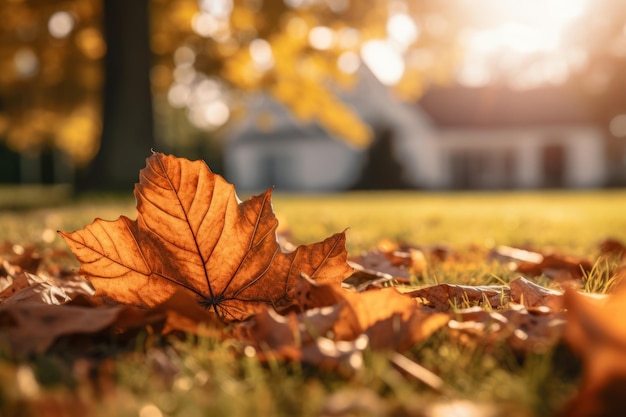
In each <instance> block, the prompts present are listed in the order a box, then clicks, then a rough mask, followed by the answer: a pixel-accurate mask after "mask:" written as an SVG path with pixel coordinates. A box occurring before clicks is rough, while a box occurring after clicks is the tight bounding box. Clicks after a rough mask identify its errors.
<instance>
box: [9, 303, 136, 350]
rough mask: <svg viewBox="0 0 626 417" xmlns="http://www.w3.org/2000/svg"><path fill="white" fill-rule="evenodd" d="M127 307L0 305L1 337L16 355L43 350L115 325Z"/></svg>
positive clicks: (34, 304) (33, 304) (40, 304)
mask: <svg viewBox="0 0 626 417" xmlns="http://www.w3.org/2000/svg"><path fill="white" fill-rule="evenodd" d="M124 311H128V307H125V306H111V307H108V308H91V307H82V306H73V305H49V304H42V303H38V302H30V301H24V302H20V303H15V304H8V305H7V304H0V329H2V331H1V332H0V340H3V343H8V345H9V347H10V348H11V351H12V352H14V353H15V354H18V355H19V354H24V355H26V354H29V353H42V352H44V351H46V350H47V349H48V348H49V347H50V346H51V345H52V343H53V342H54V341H55V340H56V339H57V338H59V337H61V336H66V335H72V334H94V333H97V332H99V331H101V330H104V329H106V328H107V327H109V326H112V325H114V323H115V322H116V320H117V319H118V317H119V316H120V315H121V314H122V313H123V312H124Z"/></svg>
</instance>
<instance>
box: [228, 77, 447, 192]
mask: <svg viewBox="0 0 626 417" xmlns="http://www.w3.org/2000/svg"><path fill="white" fill-rule="evenodd" d="M340 97H341V98H342V99H343V100H344V101H345V102H346V103H347V104H348V105H350V106H352V107H353V108H354V109H355V110H356V112H357V113H358V114H359V115H360V117H361V118H362V119H363V120H364V121H365V122H366V123H368V124H369V125H370V126H372V127H373V128H374V130H375V131H376V130H377V128H379V127H380V128H386V129H390V130H392V131H393V133H394V148H395V149H394V153H395V156H396V158H397V159H398V161H399V162H400V163H401V164H402V166H403V167H404V176H405V177H406V178H405V180H406V181H407V182H408V183H409V184H410V185H413V186H428V185H430V184H438V183H439V181H440V179H441V178H442V177H441V175H440V174H438V171H440V167H438V166H437V164H438V161H437V160H436V159H435V158H433V153H434V152H435V145H436V144H435V136H434V131H433V130H432V129H431V128H430V122H429V121H428V117H427V116H426V115H425V114H423V113H422V112H421V111H420V110H419V109H416V108H415V106H414V105H411V104H406V103H401V102H399V101H397V100H395V99H394V98H393V97H391V96H390V93H389V91H388V90H387V89H386V88H385V87H384V86H382V85H381V84H380V83H379V82H378V81H377V80H376V79H375V78H374V77H373V75H372V74H371V73H369V72H365V73H364V74H363V76H362V78H361V80H360V82H359V84H358V85H357V86H356V87H355V88H354V89H353V90H352V91H348V92H345V93H342V94H340ZM267 112H269V113H270V114H271V115H272V126H273V129H272V130H271V131H264V130H263V129H260V128H259V127H258V126H257V124H256V120H257V119H258V116H259V115H262V114H264V113H267ZM366 159H367V151H366V150H363V149H356V148H354V147H351V146H350V145H348V144H346V143H344V142H342V141H341V140H339V139H336V138H332V137H330V136H329V135H328V133H327V132H325V131H324V130H323V129H322V128H321V127H320V126H318V125H317V124H315V123H311V124H308V125H302V124H301V122H300V121H297V120H295V119H294V118H293V116H292V115H291V114H290V113H289V111H288V110H287V109H285V108H284V107H283V106H282V105H280V104H279V103H277V102H276V101H274V100H273V99H271V98H270V97H269V96H267V95H256V96H253V97H252V98H251V99H250V101H249V106H248V117H246V118H245V120H244V121H243V122H242V123H240V124H239V125H237V126H235V127H234V128H233V129H232V130H231V131H230V132H229V133H228V135H227V138H226V139H225V144H224V170H225V176H226V178H228V179H229V181H231V182H233V183H234V184H235V185H236V186H237V188H238V189H240V190H260V189H265V188H268V187H270V186H276V188H277V189H279V190H283V191H289V190H293V191H312V192H316V191H333V190H342V189H347V188H350V187H352V186H353V185H355V184H356V183H357V181H358V180H359V176H360V175H361V171H362V169H363V166H364V164H365V163H366Z"/></svg>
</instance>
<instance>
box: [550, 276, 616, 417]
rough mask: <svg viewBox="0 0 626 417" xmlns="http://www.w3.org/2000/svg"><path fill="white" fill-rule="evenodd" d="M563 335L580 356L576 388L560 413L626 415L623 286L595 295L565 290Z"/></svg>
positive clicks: (566, 414) (581, 415)
mask: <svg viewBox="0 0 626 417" xmlns="http://www.w3.org/2000/svg"><path fill="white" fill-rule="evenodd" d="M565 308H566V309H567V312H568V313H567V325H566V327H565V332H564V339H565V341H566V342H567V344H568V345H569V346H570V347H571V349H572V350H573V351H574V352H575V353H576V354H577V355H578V356H579V357H580V358H581V360H582V364H583V375H582V381H581V386H580V389H579V391H578V392H577V393H576V394H575V396H574V397H573V398H572V399H571V400H570V401H569V402H568V403H567V404H566V406H565V407H564V408H563V410H561V413H560V414H559V415H560V416H563V417H565V416H571V417H583V416H623V415H626V402H624V393H625V392H626V321H624V320H623V319H622V318H623V317H624V315H625V314H626V288H620V289H619V290H618V292H616V293H614V294H611V295H609V296H608V297H603V298H596V297H590V296H585V295H582V294H580V293H579V292H577V291H575V290H573V289H566V291H565Z"/></svg>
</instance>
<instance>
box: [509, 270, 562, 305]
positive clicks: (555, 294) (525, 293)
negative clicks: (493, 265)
mask: <svg viewBox="0 0 626 417" xmlns="http://www.w3.org/2000/svg"><path fill="white" fill-rule="evenodd" d="M509 286H510V287H511V300H512V301H514V302H516V303H519V304H522V305H524V306H526V307H542V306H543V307H547V308H549V309H550V310H552V311H559V310H561V308H562V307H563V293H562V292H561V291H556V290H552V289H549V288H545V287H542V286H541V285H538V284H535V283H534V282H532V281H530V280H527V279H526V278H524V277H519V278H516V279H514V280H513V281H511V283H510V284H509Z"/></svg>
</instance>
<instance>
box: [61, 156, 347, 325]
mask: <svg viewBox="0 0 626 417" xmlns="http://www.w3.org/2000/svg"><path fill="white" fill-rule="evenodd" d="M270 197H271V189H270V190H267V191H266V192H265V193H263V194H261V195H258V196H254V197H251V198H250V199H248V200H246V201H244V202H240V201H239V199H238V198H237V196H236V194H235V190H234V187H233V185H232V184H229V183H227V182H226V181H225V180H224V179H223V178H222V177H220V176H219V175H216V174H214V173H212V172H211V171H210V170H209V168H208V167H207V166H206V164H204V163H203V162H202V161H194V162H191V161H189V160H187V159H183V158H176V157H174V156H171V155H168V156H165V155H163V154H160V153H154V154H153V155H152V156H151V157H149V158H148V159H147V166H146V168H145V169H143V170H141V172H140V176H139V184H137V185H136V186H135V198H136V200H137V213H138V214H137V220H130V219H129V218H127V217H125V216H122V217H120V218H118V219H117V220H115V221H105V220H101V219H96V220H95V221H94V222H93V223H92V224H90V225H88V226H86V227H85V228H84V229H82V230H78V231H75V232H72V233H65V232H60V234H61V236H62V237H63V238H64V239H65V241H66V243H67V244H68V246H69V247H70V249H71V250H72V252H73V253H74V254H75V256H76V257H77V258H78V260H79V261H80V263H81V268H80V273H81V274H83V275H84V276H85V277H86V278H87V279H89V280H90V281H91V282H92V283H93V285H94V287H95V288H96V295H99V296H101V297H103V298H104V299H108V300H111V301H115V302H119V303H124V304H132V305H136V306H141V307H150V306H155V305H157V304H159V303H161V302H163V301H165V300H166V299H167V298H169V297H170V296H171V295H172V294H173V293H175V292H176V291H177V290H178V289H183V290H185V291H187V292H189V293H191V294H192V295H193V296H194V299H195V300H196V301H197V302H198V303H199V304H200V305H202V306H204V307H206V308H209V309H211V310H213V311H214V312H215V313H217V315H218V316H219V317H220V318H222V319H223V320H225V321H233V320H243V319H246V318H248V317H250V316H251V315H253V314H254V313H255V312H258V311H260V309H261V308H262V306H264V305H267V304H270V305H274V306H277V307H285V306H288V305H290V304H291V303H292V297H291V293H290V291H291V289H292V287H293V283H294V282H295V280H296V279H298V278H299V276H300V274H302V273H304V274H307V275H308V276H310V277H311V278H312V279H313V280H315V281H317V282H321V283H327V282H340V281H342V280H343V279H344V278H346V277H347V276H348V275H349V274H350V273H351V272H352V269H351V268H350V267H349V266H348V265H347V264H346V257H347V253H346V250H345V235H344V233H338V234H335V235H333V236H331V237H329V238H327V239H326V240H324V241H323V242H320V243H315V244H312V245H306V246H299V247H298V248H297V249H296V250H295V251H293V252H288V253H285V252H283V251H282V250H281V249H280V246H279V245H278V243H277V239H276V228H277V225H278V221H277V219H276V217H275V215H274V213H273V211H272V206H271V202H270Z"/></svg>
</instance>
